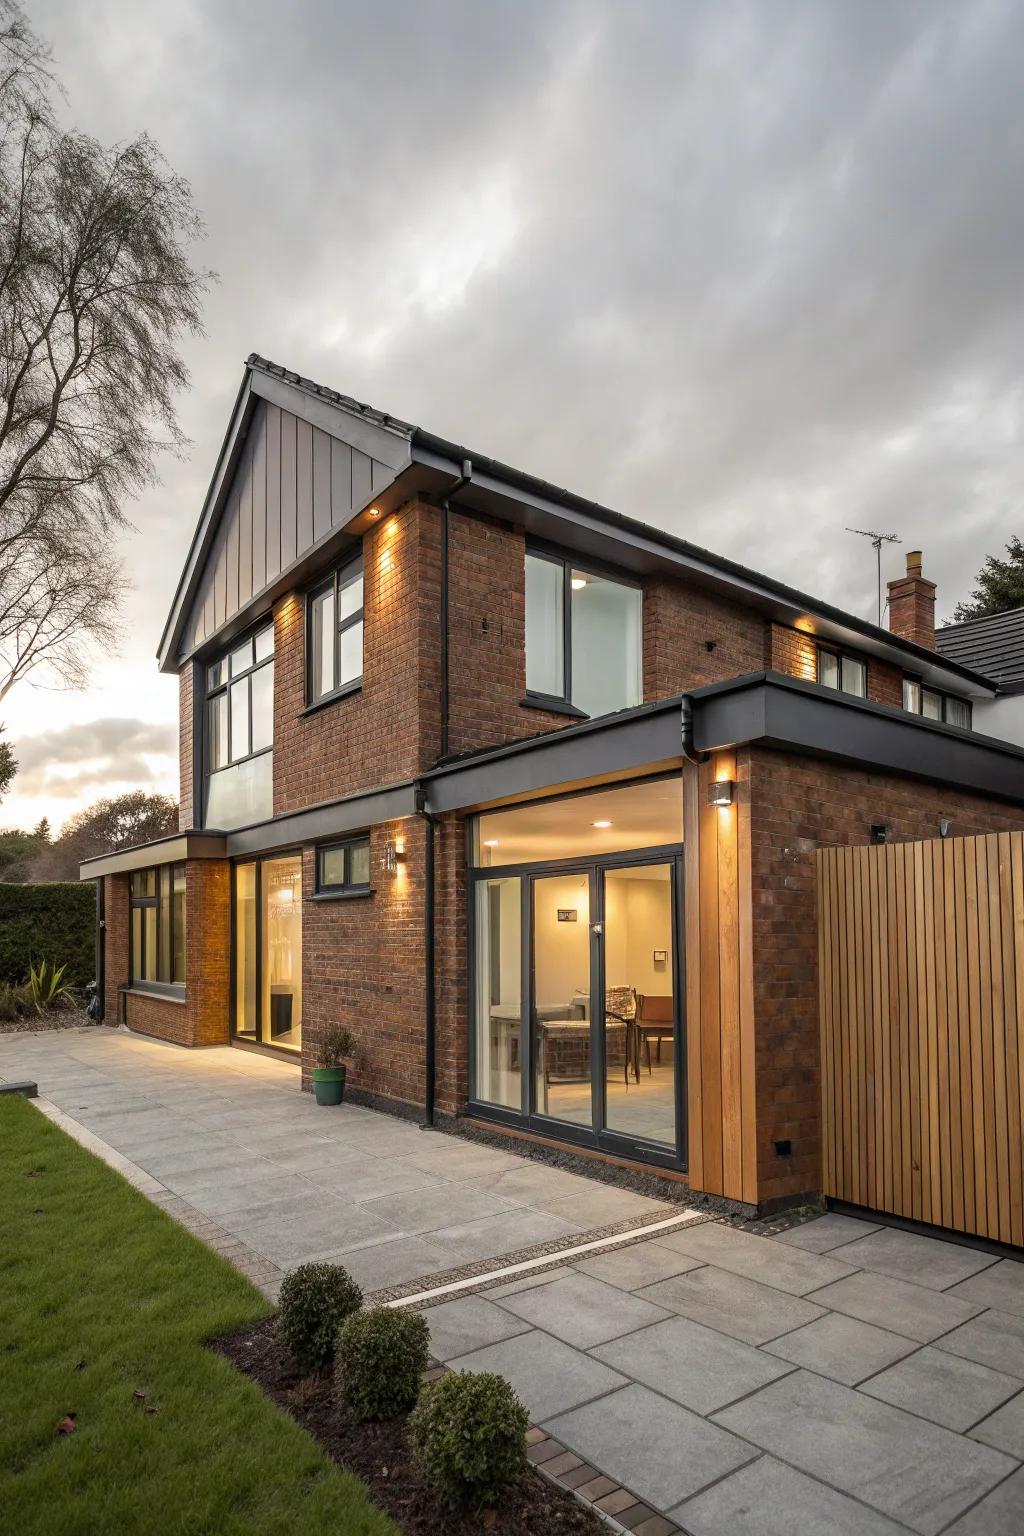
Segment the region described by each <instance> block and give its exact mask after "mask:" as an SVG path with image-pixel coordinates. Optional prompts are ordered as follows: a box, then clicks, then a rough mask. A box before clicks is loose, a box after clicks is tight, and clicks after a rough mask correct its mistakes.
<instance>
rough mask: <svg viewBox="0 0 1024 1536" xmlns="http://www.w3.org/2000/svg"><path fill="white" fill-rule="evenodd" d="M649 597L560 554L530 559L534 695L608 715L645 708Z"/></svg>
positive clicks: (530, 688) (529, 657) (529, 651)
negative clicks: (645, 613) (645, 604)
mask: <svg viewBox="0 0 1024 1536" xmlns="http://www.w3.org/2000/svg"><path fill="white" fill-rule="evenodd" d="M642 602H643V595H642V593H641V591H640V588H639V587H637V586H633V585H632V584H630V583H629V582H625V581H617V580H615V579H614V578H613V577H610V576H605V575H602V574H600V573H599V572H596V571H592V570H588V569H586V568H585V567H583V566H579V565H574V564H573V563H572V562H571V561H569V560H565V559H562V558H561V557H559V556H557V555H548V554H540V553H535V552H530V553H529V554H527V556H526V691H527V694H528V695H529V697H530V698H531V700H535V701H536V702H537V703H538V704H540V705H543V704H544V703H545V702H548V703H551V704H553V705H556V706H557V705H561V706H563V707H564V706H566V705H568V706H570V707H571V709H572V710H573V711H578V712H580V713H581V714H584V715H607V714H612V713H613V712H614V711H616V710H619V709H630V708H632V707H633V706H634V705H636V704H640V703H641V702H642V701H643V668H642V652H643V621H642Z"/></svg>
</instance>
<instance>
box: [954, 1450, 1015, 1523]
mask: <svg viewBox="0 0 1024 1536" xmlns="http://www.w3.org/2000/svg"><path fill="white" fill-rule="evenodd" d="M1022 1530H1024V1467H1022V1468H1021V1470H1020V1471H1019V1472H1014V1473H1013V1475H1012V1476H1011V1477H1008V1478H1007V1479H1006V1481H1005V1482H1004V1483H1000V1484H999V1487H998V1488H996V1489H995V1490H994V1491H993V1492H992V1493H990V1494H987V1495H986V1497H985V1498H983V1499H982V1500H981V1502H980V1504H976V1505H975V1506H974V1508H973V1509H972V1510H969V1511H968V1513H967V1514H966V1515H964V1516H963V1517H962V1518H961V1519H959V1520H957V1521H956V1522H955V1524H953V1525H951V1526H949V1527H948V1529H947V1532H946V1536H1020V1533H1021V1531H1022Z"/></svg>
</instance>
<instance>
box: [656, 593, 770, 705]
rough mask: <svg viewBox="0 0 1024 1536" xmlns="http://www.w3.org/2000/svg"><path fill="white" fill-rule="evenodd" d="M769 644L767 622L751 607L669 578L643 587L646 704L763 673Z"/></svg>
mask: <svg viewBox="0 0 1024 1536" xmlns="http://www.w3.org/2000/svg"><path fill="white" fill-rule="evenodd" d="M768 643H769V636H768V626H767V624H766V623H765V621H764V619H763V618H762V617H761V615H760V614H758V613H755V612H754V611H753V610H752V609H750V608H744V607H741V606H740V605H739V604H738V603H730V602H727V601H726V600H725V599H724V598H721V597H717V596H715V594H714V593H711V592H704V591H701V590H700V589H699V588H698V587H689V586H686V585H684V584H683V583H682V582H679V581H671V580H669V579H668V578H662V577H658V578H655V579H652V580H650V581H647V582H645V583H644V699H645V700H646V701H650V700H652V699H663V698H668V697H669V696H670V695H671V694H673V693H685V692H686V691H687V689H690V688H701V687H703V686H704V685H705V684H707V683H720V682H724V681H725V679H726V678H729V677H740V676H742V675H743V674H745V673H747V672H763V671H764V669H765V667H766V665H767V664H768V663H767V647H768ZM709 646H710V647H711V649H710V650H709V648H708V647H709Z"/></svg>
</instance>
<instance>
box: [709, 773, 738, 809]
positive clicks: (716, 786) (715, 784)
mask: <svg viewBox="0 0 1024 1536" xmlns="http://www.w3.org/2000/svg"><path fill="white" fill-rule="evenodd" d="M735 788H736V784H735V781H734V780H733V779H714V780H713V781H712V782H711V783H710V784H709V785H708V805H719V806H722V805H732V797H733V791H734V790H735Z"/></svg>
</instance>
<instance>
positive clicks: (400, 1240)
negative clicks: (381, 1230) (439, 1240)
mask: <svg viewBox="0 0 1024 1536" xmlns="http://www.w3.org/2000/svg"><path fill="white" fill-rule="evenodd" d="M320 1257H321V1258H323V1259H325V1260H326V1261H327V1262H328V1263H331V1264H341V1265H342V1266H343V1267H344V1268H345V1269H347V1270H348V1272H349V1274H350V1275H351V1276H352V1278H353V1280H354V1281H355V1282H356V1284H357V1285H360V1286H362V1288H363V1290H364V1291H383V1290H390V1289H391V1287H392V1286H396V1285H405V1284H406V1283H407V1282H408V1281H410V1280H419V1279H422V1280H423V1281H424V1287H423V1288H424V1289H426V1287H427V1286H428V1285H429V1283H430V1277H431V1276H432V1275H435V1274H437V1273H438V1271H440V1270H443V1269H449V1268H451V1259H450V1257H449V1255H448V1254H446V1253H443V1252H442V1251H441V1249H440V1248H435V1247H434V1246H433V1245H432V1244H431V1243H428V1242H427V1241H426V1240H425V1239H424V1238H422V1237H395V1238H391V1239H389V1240H387V1241H384V1242H379V1243H369V1244H367V1245H366V1246H365V1247H362V1248H346V1249H344V1250H343V1251H342V1250H333V1249H328V1250H326V1251H325V1252H323V1253H322V1254H321V1255H320ZM295 1262H298V1261H295ZM286 1267H288V1268H294V1264H290V1265H288V1266H286Z"/></svg>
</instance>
